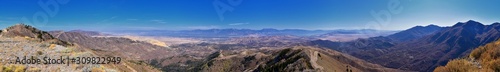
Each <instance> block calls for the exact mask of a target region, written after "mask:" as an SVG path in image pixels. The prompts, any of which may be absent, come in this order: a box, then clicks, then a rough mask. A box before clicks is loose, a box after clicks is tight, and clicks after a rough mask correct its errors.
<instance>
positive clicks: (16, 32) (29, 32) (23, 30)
mask: <svg viewBox="0 0 500 72" xmlns="http://www.w3.org/2000/svg"><path fill="white" fill-rule="evenodd" d="M0 36H2V37H25V38H32V39H36V40H40V41H44V42H49V43H55V44H58V45H63V46H70V45H72V44H71V43H68V42H64V41H61V40H59V39H57V38H54V37H53V36H52V35H50V34H49V33H48V32H45V31H42V30H39V29H37V28H35V27H32V26H29V25H24V24H16V25H14V26H10V27H8V28H6V29H3V30H2V31H1V33H0Z"/></svg>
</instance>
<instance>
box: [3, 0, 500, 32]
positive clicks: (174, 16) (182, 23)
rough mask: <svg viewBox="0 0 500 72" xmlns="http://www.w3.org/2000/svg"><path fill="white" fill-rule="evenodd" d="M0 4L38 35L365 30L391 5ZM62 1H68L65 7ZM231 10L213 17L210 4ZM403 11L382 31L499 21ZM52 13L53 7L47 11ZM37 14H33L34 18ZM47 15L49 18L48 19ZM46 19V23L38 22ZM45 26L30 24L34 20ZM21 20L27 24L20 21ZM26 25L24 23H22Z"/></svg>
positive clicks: (286, 1)
mask: <svg viewBox="0 0 500 72" xmlns="http://www.w3.org/2000/svg"><path fill="white" fill-rule="evenodd" d="M39 1H40V2H42V3H45V2H48V1H53V0H0V10H1V11H0V27H1V28H5V27H7V26H10V25H13V24H15V23H19V22H24V23H26V24H30V25H33V26H36V27H38V28H41V29H43V30H73V29H84V30H128V29H141V30H142V29H154V30H186V29H209V28H246V29H262V28H277V29H310V30H315V29H329V30H331V29H364V28H371V27H366V26H367V23H368V22H370V21H376V19H375V18H374V17H373V16H372V15H371V14H370V12H371V11H376V12H378V11H380V10H388V4H389V3H390V1H391V0H242V1H241V2H240V3H239V4H237V3H238V2H236V3H228V2H227V0H60V1H59V2H58V1H57V0H56V1H54V2H48V3H56V4H58V6H59V7H57V8H58V9H59V11H57V12H46V11H44V9H43V6H44V5H43V4H38V2H39ZM64 1H69V2H67V3H64ZM215 1H220V2H222V4H216V5H228V6H229V7H230V8H232V9H233V11H227V12H225V13H223V14H222V15H223V16H222V17H223V18H224V19H223V20H221V17H219V16H218V13H217V12H216V8H215V7H214V2H215ZM395 1H400V2H399V3H400V6H401V7H402V8H403V9H402V11H401V12H400V13H399V14H391V21H390V23H389V24H387V25H383V26H380V28H373V29H381V30H403V29H407V28H410V27H413V26H416V25H428V24H436V25H440V26H450V25H453V24H455V23H456V22H458V21H467V20H470V19H472V20H477V21H480V22H482V23H486V24H490V23H493V22H496V21H499V20H500V7H499V6H498V4H497V3H500V0H395ZM49 8H50V9H54V7H53V6H49ZM37 12H38V15H37ZM47 13H52V14H53V16H50V15H49V14H47ZM42 15H46V17H47V18H42ZM34 16H35V17H37V19H38V20H39V21H44V20H46V22H47V23H35V24H34V22H33V20H34V19H33V17H34ZM23 17H25V18H26V19H27V20H22V19H21V18H23ZM26 21H29V22H31V23H29V22H26Z"/></svg>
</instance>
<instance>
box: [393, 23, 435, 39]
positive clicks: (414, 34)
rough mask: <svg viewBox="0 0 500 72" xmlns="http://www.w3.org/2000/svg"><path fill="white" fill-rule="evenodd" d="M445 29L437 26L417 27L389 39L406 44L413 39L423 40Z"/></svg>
mask: <svg viewBox="0 0 500 72" xmlns="http://www.w3.org/2000/svg"><path fill="white" fill-rule="evenodd" d="M441 29H443V28H442V27H439V26H437V25H428V26H425V27H424V26H416V27H413V28H410V29H408V30H404V31H401V32H398V33H395V34H392V35H389V36H387V37H388V38H391V39H392V40H395V41H397V42H404V41H408V40H412V39H417V38H421V37H423V36H426V35H429V34H432V33H435V32H438V31H441Z"/></svg>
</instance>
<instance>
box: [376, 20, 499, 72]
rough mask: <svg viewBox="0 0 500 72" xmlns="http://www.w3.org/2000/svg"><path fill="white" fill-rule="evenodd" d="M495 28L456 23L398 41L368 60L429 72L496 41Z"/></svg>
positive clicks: (497, 31)
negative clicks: (434, 31)
mask: <svg viewBox="0 0 500 72" xmlns="http://www.w3.org/2000/svg"><path fill="white" fill-rule="evenodd" d="M499 28H500V24H498V23H494V24H491V25H483V24H481V23H479V22H476V21H472V20H470V21H468V22H464V23H462V22H460V23H457V24H456V25H454V26H452V27H449V28H446V29H444V30H442V31H440V32H437V33H435V34H431V35H429V36H425V37H423V38H421V39H418V40H415V41H410V42H405V43H401V44H398V45H396V46H394V47H392V48H390V49H387V50H388V51H389V53H387V54H383V55H381V56H379V57H377V58H373V59H368V60H369V61H373V62H375V63H379V64H382V65H385V66H388V67H393V68H400V69H408V70H420V71H432V70H434V68H435V67H437V66H439V65H445V64H446V63H447V62H448V61H449V60H450V59H454V58H458V57H462V56H464V55H467V54H468V53H469V52H470V51H471V50H472V49H474V48H476V47H478V46H480V45H484V44H486V43H489V42H492V41H494V40H497V39H498V38H499V37H500V34H499V30H500V29H499ZM384 58H387V59H384Z"/></svg>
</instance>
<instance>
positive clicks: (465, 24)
mask: <svg viewBox="0 0 500 72" xmlns="http://www.w3.org/2000/svg"><path fill="white" fill-rule="evenodd" d="M476 26H484V25H483V24H482V23H480V22H477V21H474V20H469V21H467V22H459V23H457V24H455V25H453V27H476Z"/></svg>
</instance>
